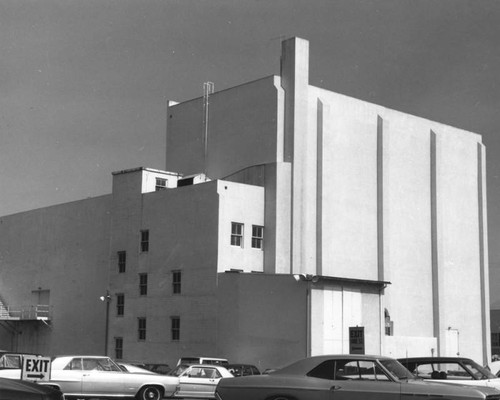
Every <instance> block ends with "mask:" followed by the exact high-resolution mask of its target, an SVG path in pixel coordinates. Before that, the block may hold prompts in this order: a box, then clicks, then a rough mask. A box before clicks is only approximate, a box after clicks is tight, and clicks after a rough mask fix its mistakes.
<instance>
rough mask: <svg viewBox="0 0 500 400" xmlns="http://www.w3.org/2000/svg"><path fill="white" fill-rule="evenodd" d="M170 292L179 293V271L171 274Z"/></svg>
mask: <svg viewBox="0 0 500 400" xmlns="http://www.w3.org/2000/svg"><path fill="white" fill-rule="evenodd" d="M172 292H173V293H174V294H179V293H181V271H173V272H172Z"/></svg>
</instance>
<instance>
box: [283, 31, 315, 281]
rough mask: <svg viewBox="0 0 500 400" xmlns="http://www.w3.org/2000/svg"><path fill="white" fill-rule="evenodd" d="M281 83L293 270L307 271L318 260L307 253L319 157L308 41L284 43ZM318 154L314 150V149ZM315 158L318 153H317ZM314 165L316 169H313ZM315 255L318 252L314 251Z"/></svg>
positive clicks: (313, 246)
mask: <svg viewBox="0 0 500 400" xmlns="http://www.w3.org/2000/svg"><path fill="white" fill-rule="evenodd" d="M281 86H282V87H283V89H284V92H285V107H284V108H285V115H284V119H285V124H284V157H283V159H284V161H285V162H291V163H292V175H291V181H292V182H291V199H292V204H291V207H292V208H291V209H292V215H291V218H290V224H291V254H290V266H291V271H290V272H291V273H294V272H306V271H307V270H308V269H310V268H311V266H309V267H308V265H309V264H310V263H315V259H314V260H312V259H311V258H310V257H308V256H307V255H306V254H305V253H307V252H310V251H311V248H312V249H313V250H312V251H313V252H314V253H315V244H314V238H311V235H313V236H315V234H316V233H315V229H314V228H313V227H312V225H313V224H315V223H316V218H311V215H312V214H314V215H315V211H316V210H315V208H316V202H315V200H313V199H312V198H313V196H311V194H312V193H315V190H314V191H313V192H311V191H308V189H309V188H310V186H311V185H312V183H313V182H315V181H316V167H315V165H316V160H315V159H314V160H313V159H311V153H310V152H308V147H309V148H310V147H311V140H312V139H313V140H315V139H316V138H315V136H316V134H315V133H314V137H311V134H309V132H308V130H307V123H308V122H307V121H308V116H307V110H308V107H307V105H308V87H309V42H308V41H307V40H304V39H300V38H291V39H288V40H285V41H283V42H282V55H281ZM314 153H315V152H314ZM313 157H314V158H315V157H316V155H315V154H314V156H313ZM311 168H313V169H314V171H311V170H310V169H311ZM314 258H315V254H314Z"/></svg>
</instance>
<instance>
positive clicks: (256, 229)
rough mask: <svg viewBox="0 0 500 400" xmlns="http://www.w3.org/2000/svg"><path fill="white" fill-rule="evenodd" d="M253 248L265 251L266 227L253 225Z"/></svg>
mask: <svg viewBox="0 0 500 400" xmlns="http://www.w3.org/2000/svg"><path fill="white" fill-rule="evenodd" d="M252 248H254V249H261V250H263V249H264V227H263V226H259V225H252Z"/></svg>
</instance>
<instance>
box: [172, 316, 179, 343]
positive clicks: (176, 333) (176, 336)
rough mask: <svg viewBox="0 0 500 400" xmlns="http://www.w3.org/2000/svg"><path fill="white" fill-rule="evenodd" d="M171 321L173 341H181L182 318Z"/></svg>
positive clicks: (173, 318) (174, 318)
mask: <svg viewBox="0 0 500 400" xmlns="http://www.w3.org/2000/svg"><path fill="white" fill-rule="evenodd" d="M170 321H171V334H172V340H173V341H179V340H180V339H181V318H180V317H170Z"/></svg>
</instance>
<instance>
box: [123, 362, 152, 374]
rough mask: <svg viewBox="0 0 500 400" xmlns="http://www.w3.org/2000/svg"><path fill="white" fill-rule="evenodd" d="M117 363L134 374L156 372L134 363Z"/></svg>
mask: <svg viewBox="0 0 500 400" xmlns="http://www.w3.org/2000/svg"><path fill="white" fill-rule="evenodd" d="M117 364H118V366H119V367H120V368H121V369H122V370H123V371H125V372H131V373H133V374H154V372H152V371H150V370H149V369H146V368H143V367H138V366H137V365H134V364H127V363H117Z"/></svg>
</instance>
